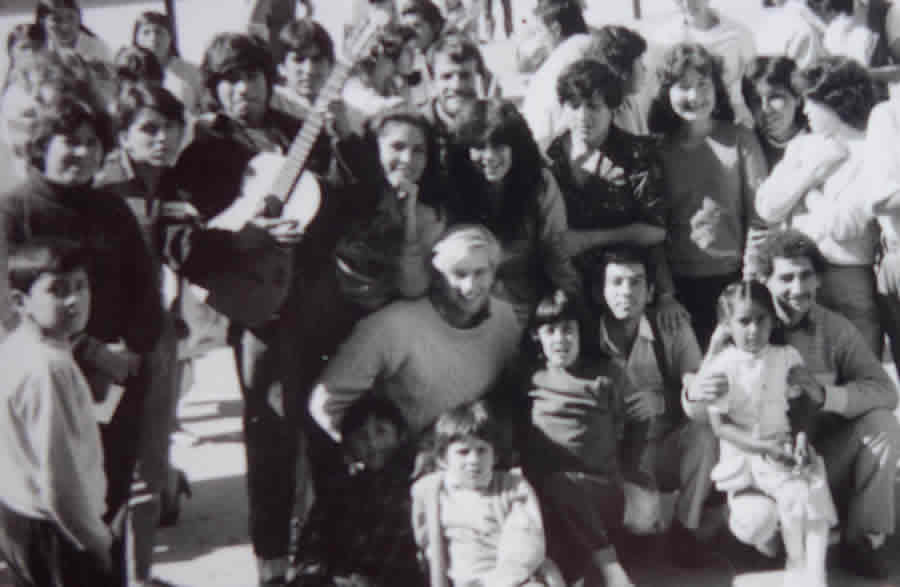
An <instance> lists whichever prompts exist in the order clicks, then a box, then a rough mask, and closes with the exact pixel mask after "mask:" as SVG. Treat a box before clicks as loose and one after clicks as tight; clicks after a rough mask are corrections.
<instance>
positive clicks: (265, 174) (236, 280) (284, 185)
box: [197, 18, 386, 327]
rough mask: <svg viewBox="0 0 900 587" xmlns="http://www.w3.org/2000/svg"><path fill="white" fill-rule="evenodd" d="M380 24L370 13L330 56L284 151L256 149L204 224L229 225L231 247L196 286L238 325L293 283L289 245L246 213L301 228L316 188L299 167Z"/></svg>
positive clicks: (314, 206)
mask: <svg viewBox="0 0 900 587" xmlns="http://www.w3.org/2000/svg"><path fill="white" fill-rule="evenodd" d="M384 24H386V23H385V22H383V21H382V20H381V19H376V18H371V19H369V20H368V21H367V22H366V23H365V24H364V26H362V27H361V28H360V29H358V32H356V33H355V34H353V35H352V36H351V37H350V38H348V40H347V41H346V43H345V56H344V59H343V60H339V61H338V62H337V63H335V66H334V68H333V69H332V71H331V74H330V75H329V77H328V79H327V80H326V82H325V84H324V86H323V87H322V90H321V91H320V92H319V95H318V97H317V98H316V101H315V104H314V105H313V107H312V109H311V110H310V112H309V116H307V118H306V120H305V121H304V124H303V127H302V128H301V129H300V132H299V133H298V134H297V136H296V138H295V139H294V141H293V143H292V144H291V146H290V149H289V150H288V152H287V153H286V154H285V155H281V154H277V153H260V154H258V155H257V156H255V157H254V158H253V159H252V160H251V161H250V163H249V165H248V166H247V169H246V171H245V173H244V178H243V183H242V187H241V192H240V195H239V196H238V197H237V198H236V199H235V200H234V201H233V202H232V203H231V205H230V206H229V207H228V208H226V209H225V210H224V211H222V212H221V213H219V214H218V215H216V216H215V217H213V218H211V219H210V220H209V221H208V222H207V223H206V226H207V227H208V228H216V229H222V230H228V231H231V232H234V233H235V247H233V249H234V250H233V251H229V252H228V255H229V256H230V258H229V259H228V260H227V261H228V267H227V268H223V270H222V271H217V272H215V273H211V274H209V275H205V276H204V277H203V278H202V280H197V285H199V286H200V287H202V288H204V289H205V290H207V291H208V292H209V296H208V297H207V299H206V303H207V304H209V305H210V306H211V307H212V308H214V309H215V310H216V311H218V312H220V313H222V314H224V315H225V316H227V317H228V318H229V319H231V320H232V321H234V322H236V323H238V324H241V325H242V326H248V327H254V326H258V325H261V324H263V323H265V322H267V321H269V320H271V319H272V318H273V317H274V316H275V315H276V314H277V313H278V311H279V309H280V308H281V306H282V305H283V304H284V301H285V299H286V298H287V295H288V292H289V290H290V287H291V284H292V283H293V269H294V267H293V254H292V246H291V245H282V244H279V243H278V242H276V241H275V239H273V238H271V237H269V235H268V233H266V234H265V235H261V234H259V233H260V232H265V231H264V229H262V228H260V227H259V226H257V225H255V224H253V222H252V220H253V219H254V218H256V217H260V216H262V217H266V218H281V219H285V220H292V221H294V222H296V223H297V226H298V228H299V229H301V230H303V229H305V228H306V227H307V226H308V225H309V223H310V222H312V220H313V219H314V218H315V217H316V214H317V213H318V211H319V208H320V206H321V204H322V193H321V190H320V187H319V183H318V180H317V179H316V178H315V176H313V175H312V174H311V173H309V172H305V171H304V167H305V166H306V162H307V158H308V157H309V153H310V151H311V150H312V147H313V144H314V143H315V142H316V140H317V139H318V137H319V133H320V132H321V131H322V128H323V126H324V124H325V112H326V111H327V108H328V105H329V104H330V103H331V102H332V101H333V100H335V99H337V98H338V97H339V95H340V92H341V89H342V88H343V86H344V83H345V82H346V81H347V78H348V77H349V75H350V71H351V69H352V67H353V65H352V64H353V62H354V61H356V60H357V59H358V58H359V57H360V56H362V55H363V54H364V53H365V52H366V51H368V48H369V46H370V44H371V42H372V40H373V39H374V38H375V34H376V33H377V31H378V30H379V29H380V28H381V27H383V26H384ZM273 177H274V178H275V181H274V182H271V178H273ZM253 233H256V234H253ZM260 242H262V243H264V244H262V245H259V244H257V243H260ZM242 243H254V244H253V245H244V244H242Z"/></svg>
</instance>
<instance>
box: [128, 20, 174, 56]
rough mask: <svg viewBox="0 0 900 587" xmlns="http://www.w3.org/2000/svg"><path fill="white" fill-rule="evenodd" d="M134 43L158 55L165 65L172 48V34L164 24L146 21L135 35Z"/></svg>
mask: <svg viewBox="0 0 900 587" xmlns="http://www.w3.org/2000/svg"><path fill="white" fill-rule="evenodd" d="M134 44H135V45H137V46H138V47H143V48H144V49H146V50H148V51H150V52H151V53H153V54H154V55H156V58H157V59H158V60H159V62H160V64H161V65H165V63H166V61H167V60H168V58H169V51H170V50H171V48H172V35H170V34H169V30H168V29H167V28H166V27H164V26H160V25H158V24H153V23H144V24H142V25H141V26H140V28H138V30H137V33H135V35H134Z"/></svg>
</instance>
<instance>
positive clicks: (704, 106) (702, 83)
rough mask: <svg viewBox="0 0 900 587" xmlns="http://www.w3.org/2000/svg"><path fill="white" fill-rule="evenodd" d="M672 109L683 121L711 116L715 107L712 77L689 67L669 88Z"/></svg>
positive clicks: (692, 120) (705, 118)
mask: <svg viewBox="0 0 900 587" xmlns="http://www.w3.org/2000/svg"><path fill="white" fill-rule="evenodd" d="M669 102H670V103H671V104H672V110H673V111H674V112H675V114H677V115H678V117H679V118H681V119H682V120H684V121H685V122H698V121H704V120H708V119H709V118H710V117H712V113H713V110H715V108H716V88H715V84H714V83H713V79H712V77H710V76H709V75H705V74H702V73H700V72H699V71H697V70H696V69H689V70H687V71H685V72H684V74H683V75H682V76H681V78H680V79H679V80H678V81H677V82H675V83H674V84H672V87H671V88H669Z"/></svg>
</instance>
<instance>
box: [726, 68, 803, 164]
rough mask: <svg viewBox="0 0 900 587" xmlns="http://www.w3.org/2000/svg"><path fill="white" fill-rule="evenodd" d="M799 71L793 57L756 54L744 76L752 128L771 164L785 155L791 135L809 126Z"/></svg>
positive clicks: (742, 85) (745, 95) (743, 87)
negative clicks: (759, 55) (804, 111)
mask: <svg viewBox="0 0 900 587" xmlns="http://www.w3.org/2000/svg"><path fill="white" fill-rule="evenodd" d="M796 72H797V64H796V63H795V62H794V60H793V59H791V58H790V57H768V56H767V57H757V58H756V59H754V60H753V61H752V62H751V63H750V67H749V68H748V69H747V71H745V72H744V77H743V79H742V80H741V92H742V93H743V94H744V101H745V102H746V103H747V106H748V107H749V108H750V112H751V113H752V114H753V130H754V131H756V138H757V139H759V144H760V146H761V147H762V148H763V152H764V153H765V154H766V162H767V163H768V164H769V167H770V168H771V167H774V166H775V164H776V163H778V162H779V161H781V158H782V157H784V150H785V149H786V148H787V145H788V142H789V141H790V140H791V139H793V138H794V137H795V136H797V135H798V134H800V133H802V132H805V131H808V130H809V126H808V124H807V122H806V115H804V114H803V93H802V92H801V91H800V89H799V88H798V87H797V85H798V84H796V83H795V80H794V77H795V76H796Z"/></svg>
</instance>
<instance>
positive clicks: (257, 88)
mask: <svg viewBox="0 0 900 587" xmlns="http://www.w3.org/2000/svg"><path fill="white" fill-rule="evenodd" d="M202 71H203V75H204V79H205V83H206V87H207V89H208V90H209V92H210V94H211V95H212V96H213V99H214V102H215V104H214V115H213V116H211V117H210V122H209V124H204V125H202V126H199V127H198V130H197V134H196V138H195V140H194V142H193V143H192V144H191V145H190V146H189V147H188V148H187V149H186V150H185V151H184V153H183V154H182V156H181V158H180V159H179V161H178V164H177V165H176V168H175V174H176V177H177V180H178V186H179V194H180V195H181V196H182V197H183V198H184V199H185V200H186V202H185V203H183V205H181V206H179V205H178V204H176V205H175V206H172V207H171V208H170V209H169V212H170V215H171V216H172V217H173V218H174V220H175V222H173V224H172V226H171V228H170V229H169V230H168V231H167V235H166V238H167V245H168V246H167V252H168V254H169V257H170V263H172V266H173V267H177V268H179V271H180V273H181V274H182V275H183V276H184V277H186V278H187V279H188V280H190V281H193V282H202V281H203V278H204V276H205V275H207V274H209V273H211V272H215V271H221V270H222V269H223V267H225V266H227V264H228V261H229V260H230V259H231V260H233V258H235V257H233V255H234V256H236V255H237V254H238V253H241V252H243V253H246V251H247V250H248V247H249V248H250V250H256V249H255V248H254V247H257V246H259V245H267V244H268V245H271V246H277V245H281V246H282V247H283V248H284V249H287V250H289V251H291V253H292V258H291V263H293V265H294V267H297V266H298V265H300V264H303V262H304V257H308V256H309V255H304V254H303V253H302V249H303V248H304V247H306V245H307V243H306V242H305V241H304V243H303V244H302V245H301V244H300V242H301V239H302V238H303V237H304V234H306V235H307V239H306V240H309V239H308V237H309V235H310V230H314V228H315V225H316V224H317V222H313V223H312V224H311V225H310V226H309V228H307V227H306V226H303V225H301V223H299V222H298V221H296V220H291V219H285V218H280V217H274V218H271V217H268V216H267V215H264V214H259V215H256V216H254V217H253V218H252V219H250V220H249V222H247V224H252V225H253V227H254V228H256V229H258V230H255V231H251V232H250V233H249V234H251V235H255V236H253V237H251V239H252V240H254V241H257V242H250V243H248V242H244V241H245V240H246V239H244V240H241V239H239V238H238V237H239V234H238V233H237V232H231V231H228V230H223V229H218V228H210V227H209V226H208V225H207V221H209V220H210V219H213V218H214V217H216V216H217V215H219V214H221V213H222V212H223V211H224V210H226V209H227V208H229V206H232V204H233V203H234V202H235V201H236V200H238V199H239V198H240V197H241V196H242V194H241V190H242V188H243V186H244V184H245V183H246V178H245V177H244V176H245V174H246V173H247V170H248V165H249V164H250V162H251V160H252V159H253V158H254V157H255V156H256V155H257V154H259V153H264V152H280V153H284V151H285V150H287V149H288V147H289V146H290V143H291V139H292V138H293V137H294V135H295V134H297V131H298V129H299V128H300V127H301V122H300V121H298V120H296V119H294V118H292V117H290V116H288V115H286V114H283V113H281V112H277V111H275V110H273V109H271V108H270V106H269V100H270V98H271V96H272V88H273V82H274V78H275V65H274V63H273V61H272V58H271V56H270V53H269V50H268V48H267V46H266V45H265V44H264V43H263V42H262V41H260V40H258V39H255V38H252V37H249V36H246V35H241V34H236V33H222V34H220V35H217V36H216V37H215V38H214V39H213V40H212V42H211V44H210V46H209V48H208V49H207V51H206V54H205V56H204V60H203V65H202ZM306 161H307V162H308V163H309V164H308V165H306V168H307V169H309V170H310V171H313V172H314V173H320V174H327V171H328V167H329V166H332V165H333V163H334V157H332V156H331V147H330V144H329V141H328V140H327V139H325V138H324V137H323V136H321V135H320V136H319V137H318V139H317V140H316V143H315V144H314V146H313V147H312V153H311V154H310V156H309V157H308V159H306ZM317 197H318V196H317ZM322 200H323V204H321V205H320V206H319V211H322V212H324V211H325V210H326V209H327V208H328V207H329V206H328V205H326V204H325V203H324V201H325V200H327V198H326V197H325V196H323V197H322ZM179 204H181V203H179ZM189 209H190V210H191V212H193V213H199V221H200V222H197V221H194V222H193V223H190V222H184V220H185V219H186V217H187V216H188V214H187V213H186V211H187V210H189ZM273 216H274V215H273ZM179 220H180V221H179ZM317 221H318V219H317ZM242 232H246V231H242ZM263 241H269V242H268V243H265V242H263ZM276 243H277V244H276ZM293 253H297V254H293ZM253 264H254V263H253V261H252V259H251V260H248V262H247V265H248V267H246V269H248V270H252V269H253V268H252V267H250V266H251V265H253ZM238 269H240V268H238ZM291 275H292V277H291V281H290V283H289V284H288V285H287V294H286V296H285V300H284V303H283V304H281V311H280V313H276V314H274V315H272V316H270V317H269V319H268V320H264V321H262V323H259V324H252V325H249V326H248V325H247V324H240V323H239V322H238V320H236V319H234V317H233V316H232V318H233V319H232V324H231V327H230V331H229V339H230V340H229V341H230V344H231V346H232V347H233V349H234V352H235V358H236V362H237V368H238V375H239V379H240V385H241V391H242V394H243V396H244V434H245V442H246V447H247V469H248V471H247V477H248V495H249V501H250V536H251V540H252V542H253V547H254V552H255V554H256V556H257V561H258V563H259V574H260V584H264V585H280V584H283V580H284V574H285V572H286V570H287V564H288V548H289V542H290V522H291V514H292V511H293V506H294V499H295V487H296V482H297V480H296V479H295V470H296V462H297V458H298V439H297V427H296V424H295V422H296V417H297V395H298V390H297V389H294V388H293V386H291V385H290V384H289V383H287V382H286V380H285V379H286V374H287V372H289V371H290V369H289V367H290V365H289V362H288V361H289V359H290V357H291V356H292V354H293V353H294V352H296V349H297V348H298V347H299V346H300V345H301V340H300V333H298V332H297V331H296V329H294V328H292V327H291V326H292V324H293V323H294V321H293V320H291V318H290V315H289V314H290V312H291V311H292V308H296V307H298V306H300V305H301V304H300V300H299V299H298V295H299V292H301V291H302V289H303V288H302V286H301V285H300V279H301V278H302V275H303V271H299V270H297V271H294V272H293V273H292V274H291ZM233 293H234V294H240V293H241V292H233ZM301 456H302V455H301ZM299 481H301V482H303V483H308V479H302V480H299Z"/></svg>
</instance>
